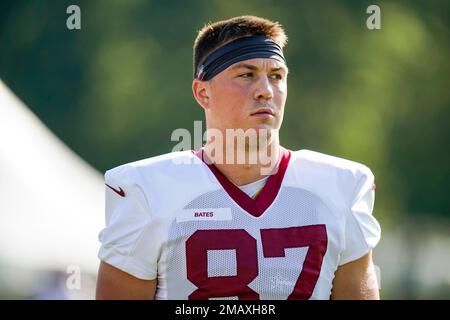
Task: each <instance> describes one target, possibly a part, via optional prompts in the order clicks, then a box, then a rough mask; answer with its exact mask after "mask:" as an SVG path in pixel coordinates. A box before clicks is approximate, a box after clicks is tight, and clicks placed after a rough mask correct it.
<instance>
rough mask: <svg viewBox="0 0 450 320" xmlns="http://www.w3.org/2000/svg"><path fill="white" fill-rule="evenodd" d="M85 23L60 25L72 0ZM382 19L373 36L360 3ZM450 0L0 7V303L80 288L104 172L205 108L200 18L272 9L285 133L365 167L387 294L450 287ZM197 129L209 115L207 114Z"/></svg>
mask: <svg viewBox="0 0 450 320" xmlns="http://www.w3.org/2000/svg"><path fill="white" fill-rule="evenodd" d="M72 4H76V5H78V6H79V8H80V9H81V29H80V30H69V29H68V28H67V26H66V20H67V19H68V18H69V16H70V14H68V13H66V9H67V7H68V6H69V5H72ZM372 4H376V5H378V6H379V7H380V9H381V29H380V30H369V29H368V28H367V26H366V20H367V19H368V17H369V16H370V14H368V13H366V9H367V7H368V6H369V5H372ZM449 9H450V3H449V2H448V1H445V0H443V1H401V0H400V1H376V2H375V1H349V0H347V1H344V0H342V1H294V0H292V1H276V0H272V1H269V0H259V1H253V0H249V1H237V0H227V1H223V0H198V1H189V2H188V1H143V0H142V1H138V0H132V1H119V0H114V1H113V0H112V1H102V0H97V1H75V2H74V1H47V0H39V1H26V0H23V1H22V0H20V1H19V0H15V1H1V3H0V79H1V81H2V83H0V298H3V299H53V298H59V299H90V298H93V297H94V289H95V280H96V279H95V277H96V272H97V267H98V260H97V257H96V254H97V250H98V247H99V242H98V240H97V234H98V232H99V231H100V229H101V228H102V226H103V223H104V222H103V221H104V220H103V219H104V212H103V207H104V205H103V181H102V179H103V177H102V175H103V173H104V172H105V170H107V169H109V168H112V167H114V166H117V165H119V164H122V163H126V162H130V161H135V160H139V159H143V158H147V157H151V156H155V155H158V154H161V153H167V152H170V151H171V150H172V148H173V147H174V146H175V144H176V143H177V142H173V141H171V139H170V137H171V133H172V131H173V130H174V129H176V128H186V129H188V130H189V131H191V133H193V128H194V125H193V123H194V121H196V120H203V112H202V109H201V108H200V107H199V106H198V105H197V104H196V102H195V100H194V98H193V97H192V93H191V82H192V73H193V72H192V45H193V41H194V39H195V36H196V33H197V31H198V30H199V29H200V28H201V27H202V26H203V25H204V24H205V23H207V22H209V21H216V20H221V19H226V18H230V17H233V16H237V15H243V14H251V15H258V16H262V17H265V18H269V19H272V20H276V21H279V22H280V23H281V24H282V25H283V26H284V28H285V30H286V32H287V34H288V37H289V42H288V45H287V47H286V48H285V56H286V58H287V61H288V66H289V69H290V74H289V81H288V88H289V94H288V100H287V104H286V112H285V119H284V124H283V128H282V130H281V141H282V144H283V145H284V146H285V147H288V148H290V149H292V150H298V149H310V150H315V151H319V152H323V153H327V154H332V155H336V156H339V157H343V158H347V159H352V160H355V161H358V162H362V163H364V164H366V165H367V166H369V167H370V168H371V169H372V171H373V172H374V174H375V177H376V184H377V195H376V203H375V210H374V215H375V216H376V217H377V218H378V220H379V221H380V224H381V226H382V232H383V234H382V239H381V242H380V244H379V245H378V247H377V248H376V249H375V251H374V261H375V263H376V265H378V266H379V268H380V275H381V297H382V298H384V299H432V298H437V299H450V197H449V191H448V190H449V178H450V168H449V163H450V152H449V139H450V135H449V118H450V93H449V92H450V90H449V84H450V83H449V74H450V65H449V63H448V57H449V53H450V50H449V49H450V48H449V41H448V39H449V22H450V21H449V20H450V19H449V18H450V17H449V13H450V10H449ZM203 128H204V126H203Z"/></svg>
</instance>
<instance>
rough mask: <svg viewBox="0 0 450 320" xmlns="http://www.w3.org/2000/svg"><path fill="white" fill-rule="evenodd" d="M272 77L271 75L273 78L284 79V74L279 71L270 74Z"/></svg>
mask: <svg viewBox="0 0 450 320" xmlns="http://www.w3.org/2000/svg"><path fill="white" fill-rule="evenodd" d="M270 77H271V78H272V79H275V80H281V79H283V76H282V75H281V74H279V73H273V74H271V75H270Z"/></svg>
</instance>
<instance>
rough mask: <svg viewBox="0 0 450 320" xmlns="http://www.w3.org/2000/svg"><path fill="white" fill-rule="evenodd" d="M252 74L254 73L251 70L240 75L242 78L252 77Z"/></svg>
mask: <svg viewBox="0 0 450 320" xmlns="http://www.w3.org/2000/svg"><path fill="white" fill-rule="evenodd" d="M252 76H253V73H251V72H246V73H243V74H241V75H239V77H241V78H250V77H252Z"/></svg>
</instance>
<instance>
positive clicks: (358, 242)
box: [339, 167, 381, 265]
mask: <svg viewBox="0 0 450 320" xmlns="http://www.w3.org/2000/svg"><path fill="white" fill-rule="evenodd" d="M359 172H360V173H362V174H359V178H357V179H358V182H357V184H356V188H355V191H354V192H353V196H352V197H351V200H350V205H349V214H348V215H347V217H346V223H345V249H344V250H343V252H341V259H340V263H339V265H343V264H346V263H348V262H351V261H354V260H357V259H359V258H361V257H362V256H364V255H365V254H367V253H368V252H369V251H370V250H372V249H373V248H374V247H375V246H376V245H377V244H378V242H379V241H380V238H381V228H380V224H379V223H378V221H377V220H376V219H375V217H374V216H373V215H372V212H373V207H374V202H375V184H374V176H373V174H372V172H371V171H370V169H369V168H367V167H364V168H362V170H360V171H359Z"/></svg>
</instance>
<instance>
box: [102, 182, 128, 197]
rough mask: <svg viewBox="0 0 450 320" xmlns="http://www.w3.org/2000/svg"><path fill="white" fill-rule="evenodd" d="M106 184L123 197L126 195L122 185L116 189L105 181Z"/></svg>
mask: <svg viewBox="0 0 450 320" xmlns="http://www.w3.org/2000/svg"><path fill="white" fill-rule="evenodd" d="M105 184H106V186H108V187H109V188H110V189H111V190H112V191H114V192H115V193H117V194H118V195H119V196H121V197H125V191H123V190H122V188H121V187H119V190H117V189H114V188H113V187H111V186H110V185H109V184H107V183H105Z"/></svg>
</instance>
